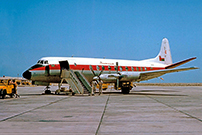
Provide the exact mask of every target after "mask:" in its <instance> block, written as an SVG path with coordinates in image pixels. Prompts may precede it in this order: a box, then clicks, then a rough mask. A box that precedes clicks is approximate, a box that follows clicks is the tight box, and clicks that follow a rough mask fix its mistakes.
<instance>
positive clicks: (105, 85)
mask: <svg viewBox="0 0 202 135" xmlns="http://www.w3.org/2000/svg"><path fill="white" fill-rule="evenodd" d="M109 85H110V84H109V83H103V84H102V89H103V90H106V89H107V88H108V86H109ZM97 88H99V85H97Z"/></svg>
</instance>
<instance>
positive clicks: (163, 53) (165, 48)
mask: <svg viewBox="0 0 202 135" xmlns="http://www.w3.org/2000/svg"><path fill="white" fill-rule="evenodd" d="M154 60H155V62H158V63H162V64H166V65H170V64H172V63H173V62H172V57H171V52H170V46H169V42H168V39H167V38H164V39H163V40H162V43H161V50H160V52H159V54H158V55H157V56H156V58H155V59H154Z"/></svg>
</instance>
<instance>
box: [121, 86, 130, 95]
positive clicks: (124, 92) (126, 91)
mask: <svg viewBox="0 0 202 135" xmlns="http://www.w3.org/2000/svg"><path fill="white" fill-rule="evenodd" d="M129 92H130V88H129V87H122V93H123V94H129Z"/></svg>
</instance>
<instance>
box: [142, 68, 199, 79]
mask: <svg viewBox="0 0 202 135" xmlns="http://www.w3.org/2000/svg"><path fill="white" fill-rule="evenodd" d="M193 69H199V68H198V67H189V68H179V69H164V70H156V71H147V72H141V73H140V79H139V80H138V81H144V80H149V79H152V78H156V77H159V76H162V75H164V74H167V73H174V72H180V71H186V70H193Z"/></svg>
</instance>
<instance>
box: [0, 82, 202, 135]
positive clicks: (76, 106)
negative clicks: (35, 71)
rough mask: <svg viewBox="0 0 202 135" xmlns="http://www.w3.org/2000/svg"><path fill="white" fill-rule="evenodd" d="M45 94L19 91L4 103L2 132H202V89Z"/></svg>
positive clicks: (184, 134) (115, 134) (81, 134)
mask: <svg viewBox="0 0 202 135" xmlns="http://www.w3.org/2000/svg"><path fill="white" fill-rule="evenodd" d="M56 89H57V87H56V86H52V87H51V90H52V91H54V90H56ZM43 91H44V87H42V86H38V87H18V93H19V95H20V98H9V97H7V98H6V99H0V134H2V135H35V134H37V135H40V134H43V135H53V134H57V135H67V134H68V135H171V134H174V135H199V134H202V87H201V86H169V87H168V86H138V87H136V88H134V89H133V90H132V91H131V92H130V94H125V95H124V94H122V93H120V92H117V91H115V90H112V89H107V91H106V92H104V93H103V94H102V95H100V96H99V95H98V94H96V95H95V96H87V95H75V96H71V95H42V93H43Z"/></svg>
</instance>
